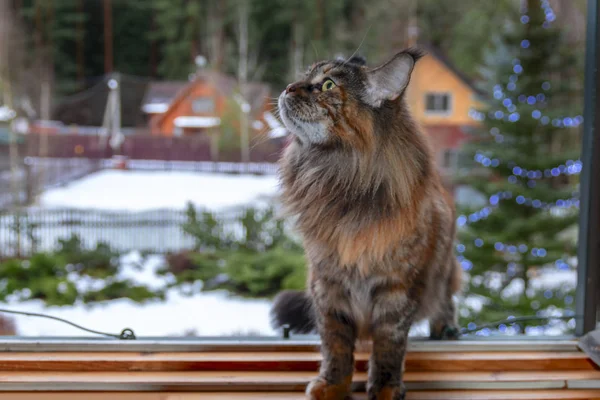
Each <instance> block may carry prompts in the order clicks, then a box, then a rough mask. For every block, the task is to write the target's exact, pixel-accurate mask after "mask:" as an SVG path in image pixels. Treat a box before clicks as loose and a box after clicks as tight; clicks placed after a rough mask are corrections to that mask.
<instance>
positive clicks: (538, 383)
mask: <svg viewBox="0 0 600 400" xmlns="http://www.w3.org/2000/svg"><path fill="white" fill-rule="evenodd" d="M315 376H316V373H313V372H279V373H277V374H274V373H273V372H238V371H228V372H215V371H212V372H190V371H186V372H69V373H64V372H54V373H51V372H30V373H27V374H24V373H22V372H16V371H13V372H2V373H0V391H29V390H38V391H61V390H70V391H81V390H87V391H95V390H104V391H157V392H158V391H170V390H173V391H205V392H207V391H303V390H304V388H305V387H306V385H307V384H308V382H309V381H310V380H311V379H312V378H314V377H315ZM366 380H367V374H366V373H364V372H360V373H356V374H355V376H354V388H355V390H364V388H365V382H366ZM404 381H405V383H406V385H407V388H408V389H409V390H430V389H438V390H457V389H508V388H514V389H517V388H522V389H561V388H565V387H566V386H567V381H570V382H577V381H582V382H587V383H588V384H590V383H591V382H598V383H600V371H550V372H548V371H535V372H528V371H527V372H482V371H480V372H470V373H469V374H464V373H462V372H407V373H406V374H405V376H404ZM585 388H587V389H589V388H591V387H589V386H588V387H585ZM593 388H597V389H600V385H596V386H595V387H593Z"/></svg>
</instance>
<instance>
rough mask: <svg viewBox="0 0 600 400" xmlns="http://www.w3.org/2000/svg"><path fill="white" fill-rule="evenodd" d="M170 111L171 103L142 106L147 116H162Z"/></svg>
mask: <svg viewBox="0 0 600 400" xmlns="http://www.w3.org/2000/svg"><path fill="white" fill-rule="evenodd" d="M168 109H169V103H149V104H144V105H143V106H142V111H143V112H145V113H146V114H162V113H164V112H166V111H167V110H168Z"/></svg>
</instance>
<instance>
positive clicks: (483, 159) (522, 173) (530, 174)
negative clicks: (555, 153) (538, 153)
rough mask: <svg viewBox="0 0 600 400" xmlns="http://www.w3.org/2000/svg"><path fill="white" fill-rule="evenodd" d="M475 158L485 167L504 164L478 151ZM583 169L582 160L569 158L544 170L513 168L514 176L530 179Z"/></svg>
mask: <svg viewBox="0 0 600 400" xmlns="http://www.w3.org/2000/svg"><path fill="white" fill-rule="evenodd" d="M494 134H496V135H497V133H495V132H494V133H492V135H494ZM474 160H475V161H476V162H477V163H479V164H481V165H483V166H484V167H498V166H499V165H500V164H502V161H501V160H499V159H497V158H489V157H487V156H484V155H483V154H481V153H477V154H475V157H474ZM510 164H514V163H513V162H508V163H506V165H510ZM582 169H583V163H582V162H581V161H580V160H576V161H573V160H567V162H565V164H561V165H559V166H556V167H554V168H548V169H546V170H544V171H541V170H539V169H538V170H528V169H526V168H522V167H519V166H514V167H513V168H512V173H513V175H512V176H519V177H522V178H528V179H542V178H550V177H557V176H560V175H579V174H580V173H581V170H582ZM509 178H510V177H509ZM509 182H510V183H516V182H517V180H516V179H509Z"/></svg>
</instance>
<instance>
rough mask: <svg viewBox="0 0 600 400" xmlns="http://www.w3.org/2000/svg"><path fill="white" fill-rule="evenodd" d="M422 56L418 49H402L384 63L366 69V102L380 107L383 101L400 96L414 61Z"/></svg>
mask: <svg viewBox="0 0 600 400" xmlns="http://www.w3.org/2000/svg"><path fill="white" fill-rule="evenodd" d="M422 56H423V53H421V52H420V51H418V50H414V49H408V50H404V51H402V52H400V53H398V54H396V55H395V56H394V57H392V59H391V60H389V61H388V62H386V63H385V64H383V65H381V66H379V67H377V68H373V69H370V70H367V96H366V100H367V102H368V103H369V104H371V105H372V106H373V107H380V106H381V104H382V103H383V102H384V101H386V100H396V99H397V98H398V97H400V95H401V94H402V93H403V92H404V89H406V87H407V86H408V82H410V74H411V73H412V71H413V68H414V66H415V63H416V62H417V60H418V59H419V58H421V57H422Z"/></svg>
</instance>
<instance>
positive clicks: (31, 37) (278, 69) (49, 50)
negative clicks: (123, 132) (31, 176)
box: [5, 0, 585, 110]
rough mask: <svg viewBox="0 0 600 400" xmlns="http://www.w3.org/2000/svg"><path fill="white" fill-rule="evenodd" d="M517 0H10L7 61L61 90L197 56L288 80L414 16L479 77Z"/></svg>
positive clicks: (157, 72)
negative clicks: (485, 55) (10, 33)
mask: <svg viewBox="0 0 600 400" xmlns="http://www.w3.org/2000/svg"><path fill="white" fill-rule="evenodd" d="M520 2H521V1H520V0H498V1H494V2H488V1H486V2H481V1H477V0H465V1H461V2H455V1H445V0H373V1H370V2H363V1H358V0H335V1H325V0H307V1H301V0H252V1H248V0H227V1H223V0H145V1H129V0H7V3H8V4H10V5H12V18H11V20H10V21H6V20H5V23H6V22H9V23H13V25H15V26H16V27H17V29H16V30H14V33H13V38H12V40H11V41H10V44H9V46H11V47H12V49H11V53H12V54H13V58H12V61H11V62H12V64H11V65H10V66H9V68H11V69H12V70H13V73H14V74H19V75H21V79H19V80H20V81H37V82H39V80H45V81H47V82H49V86H50V88H51V89H52V93H53V98H54V99H57V98H60V97H61V96H63V95H69V94H73V93H76V92H78V91H81V90H83V89H85V88H87V87H90V86H92V85H94V84H95V83H97V82H98V81H99V80H100V79H101V78H102V77H103V76H104V75H105V74H106V73H108V72H112V71H116V72H120V73H123V74H128V75H134V76H140V77H150V78H152V79H157V80H185V79H187V77H188V75H189V74H190V73H191V72H193V71H194V69H195V65H194V59H195V57H196V56H198V55H202V56H204V57H206V59H207V61H208V66H209V67H211V68H214V69H217V70H220V71H223V72H226V73H230V74H232V75H234V76H239V74H240V73H241V69H242V68H243V69H244V74H245V75H246V77H245V79H247V80H249V81H253V80H258V81H264V82H267V83H270V84H271V85H273V87H274V89H280V88H282V87H283V86H284V85H285V84H286V82H289V81H290V80H291V79H293V77H294V76H295V75H296V74H297V73H299V72H301V71H304V69H305V68H306V67H307V66H308V65H309V64H310V63H312V62H313V61H315V60H317V59H323V58H331V57H335V56H337V55H346V56H348V55H349V54H351V53H353V52H354V51H355V50H357V48H358V47H360V50H359V51H360V53H361V54H362V55H364V56H366V57H367V58H368V60H369V61H370V63H376V62H379V61H381V60H383V59H384V58H386V57H387V56H388V55H389V54H390V53H391V52H393V51H397V50H399V49H401V48H403V47H404V46H405V45H406V43H407V42H408V39H409V38H408V35H409V34H410V35H413V34H415V33H416V31H415V30H414V29H412V30H411V28H409V27H411V26H413V27H418V40H419V42H421V43H427V44H431V45H433V46H435V47H437V48H438V49H439V50H441V52H442V53H443V54H446V55H447V56H448V57H449V58H450V60H451V61H453V63H454V64H455V65H456V66H457V68H458V69H459V70H461V71H462V72H463V73H465V74H466V75H468V76H470V77H472V78H477V75H478V72H477V71H478V66H479V65H480V64H481V62H482V57H483V50H484V49H485V48H486V47H489V45H490V44H491V41H492V38H493V36H494V34H495V32H498V31H500V30H501V28H502V27H503V26H504V25H505V24H506V22H507V21H509V20H511V19H514V18H515V17H517V16H518V13H519V5H520ZM551 3H553V8H554V9H555V10H556V11H557V12H556V14H557V17H558V20H557V22H558V23H559V24H560V25H561V26H562V27H564V29H565V30H566V31H567V34H568V35H569V36H570V38H571V40H573V41H575V42H580V41H581V40H582V39H583V32H584V31H585V26H584V24H585V19H584V18H583V15H584V13H585V11H584V6H585V1H584V0H576V1H573V2H571V1H568V2H566V1H562V0H553V1H551ZM567 3H568V4H567ZM573 6H574V7H573ZM5 18H6V16H5ZM240 41H245V42H246V43H245V45H244V46H240ZM107 44H108V45H107ZM27 49H32V50H33V51H28V50H27ZM240 61H243V62H240ZM242 65H243V67H242ZM17 80H18V79H15V81H17ZM38 86H39V85H38ZM30 90H33V91H35V89H30ZM38 90H39V89H38ZM30 97H31V98H32V99H36V98H39V97H40V96H36V95H32V96H30ZM32 102H33V105H32V107H33V108H34V109H38V110H39V108H40V105H39V104H38V105H36V104H35V103H36V101H35V100H33V101H32Z"/></svg>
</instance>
